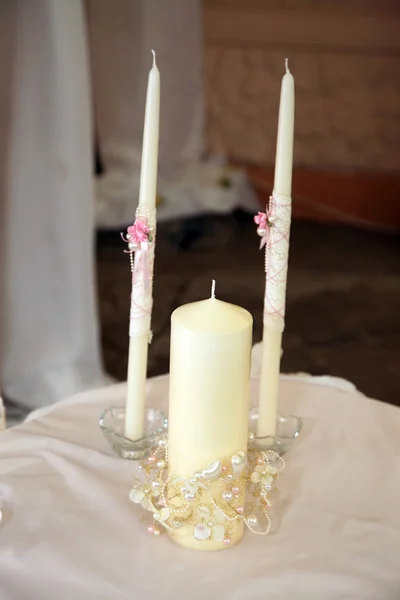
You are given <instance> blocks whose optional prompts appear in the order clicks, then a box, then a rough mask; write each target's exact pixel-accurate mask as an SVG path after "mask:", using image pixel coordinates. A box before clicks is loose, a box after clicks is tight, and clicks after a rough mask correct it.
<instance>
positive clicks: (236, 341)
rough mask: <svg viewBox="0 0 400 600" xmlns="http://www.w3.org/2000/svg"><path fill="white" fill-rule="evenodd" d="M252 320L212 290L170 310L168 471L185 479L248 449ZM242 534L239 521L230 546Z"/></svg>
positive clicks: (185, 531) (212, 545)
mask: <svg viewBox="0 0 400 600" xmlns="http://www.w3.org/2000/svg"><path fill="white" fill-rule="evenodd" d="M252 323H253V319H252V317H251V315H250V313H249V312H247V311H246V310H245V309H244V308H241V307H239V306H234V305H232V304H227V303H225V302H221V301H220V300H217V299H216V298H215V297H214V294H213V293H212V297H211V298H210V299H209V300H203V301H200V302H194V303H192V304H186V305H184V306H181V307H180V308H178V309H176V310H175V311H174V312H173V314H172V317H171V359H170V388H169V434H168V436H169V471H170V473H174V474H176V475H178V476H181V477H184V478H187V477H190V476H191V475H193V473H195V472H196V471H201V470H202V469H204V468H206V467H207V466H208V465H209V464H210V463H211V462H212V461H215V460H220V461H229V460H230V458H231V457H232V455H233V454H234V453H235V452H237V451H238V450H243V451H246V449H247V436H248V411H249V379H250V356H251V342H252ZM215 485H218V482H216V484H215ZM212 508H213V507H212V506H210V509H211V511H212ZM242 525H243V523H242ZM242 535H243V527H242V526H241V527H238V529H237V531H236V532H235V535H234V537H233V538H232V541H231V543H230V545H233V544H234V543H237V542H238V541H239V540H240V539H241V537H242ZM170 536H171V538H172V539H173V540H174V541H176V542H177V543H178V544H180V545H182V546H185V547H187V548H196V549H201V550H217V549H223V548H225V547H226V546H225V545H224V543H223V542H222V541H215V540H214V539H212V536H211V537H210V539H207V540H205V541H204V540H203V541H198V540H196V539H195V538H194V536H193V530H190V527H189V526H186V525H185V526H184V527H182V528H181V529H179V530H172V531H170Z"/></svg>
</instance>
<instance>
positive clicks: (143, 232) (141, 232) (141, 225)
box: [127, 219, 149, 244]
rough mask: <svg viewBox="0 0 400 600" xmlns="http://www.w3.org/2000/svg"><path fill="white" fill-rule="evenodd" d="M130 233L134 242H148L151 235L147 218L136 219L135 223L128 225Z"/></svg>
mask: <svg viewBox="0 0 400 600" xmlns="http://www.w3.org/2000/svg"><path fill="white" fill-rule="evenodd" d="M127 231H128V234H129V235H130V236H131V237H130V241H131V242H133V243H134V244H141V243H142V242H147V240H148V237H149V227H148V225H147V221H146V220H145V219H136V221H135V222H134V224H133V225H130V226H129V227H128V230H127Z"/></svg>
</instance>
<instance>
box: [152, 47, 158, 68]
mask: <svg viewBox="0 0 400 600" xmlns="http://www.w3.org/2000/svg"><path fill="white" fill-rule="evenodd" d="M151 53H152V55H153V67H155V66H157V65H156V53H155V52H154V50H152V51H151Z"/></svg>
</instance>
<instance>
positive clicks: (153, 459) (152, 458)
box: [148, 454, 157, 463]
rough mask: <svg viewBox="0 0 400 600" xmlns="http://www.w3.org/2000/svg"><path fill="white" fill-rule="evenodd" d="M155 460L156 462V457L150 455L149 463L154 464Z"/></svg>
mask: <svg viewBox="0 0 400 600" xmlns="http://www.w3.org/2000/svg"><path fill="white" fill-rule="evenodd" d="M156 460H157V457H156V456H154V454H151V455H150V456H149V458H148V461H149V463H154V462H156Z"/></svg>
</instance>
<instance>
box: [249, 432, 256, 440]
mask: <svg viewBox="0 0 400 600" xmlns="http://www.w3.org/2000/svg"><path fill="white" fill-rule="evenodd" d="M255 437H256V436H255V435H254V433H253V432H252V431H250V433H249V440H250V441H252V440H254V438H255Z"/></svg>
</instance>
